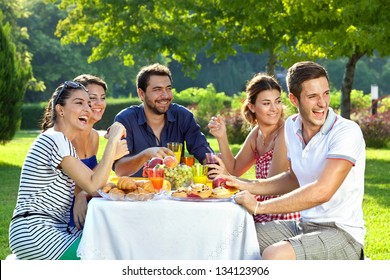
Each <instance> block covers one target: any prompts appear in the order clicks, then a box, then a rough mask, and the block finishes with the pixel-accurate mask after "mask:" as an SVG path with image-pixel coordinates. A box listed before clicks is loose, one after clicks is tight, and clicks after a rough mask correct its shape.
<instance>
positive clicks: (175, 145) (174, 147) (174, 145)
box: [167, 142, 183, 162]
mask: <svg viewBox="0 0 390 280" xmlns="http://www.w3.org/2000/svg"><path fill="white" fill-rule="evenodd" d="M167 147H168V149H170V150H171V151H172V152H174V153H175V156H176V160H177V162H180V158H181V151H182V150H183V143H180V142H169V143H167Z"/></svg>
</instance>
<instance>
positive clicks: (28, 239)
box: [9, 128, 81, 259]
mask: <svg viewBox="0 0 390 280" xmlns="http://www.w3.org/2000/svg"><path fill="white" fill-rule="evenodd" d="M67 156H73V157H76V158H78V156H77V154H76V150H75V149H74V147H73V145H72V144H71V142H70V141H69V139H67V138H66V137H65V135H64V134H63V133H61V132H57V131H54V130H53V129H52V128H51V129H49V130H47V131H45V132H44V133H42V134H40V135H39V136H38V137H37V139H36V140H35V141H34V143H33V144H32V146H31V147H30V150H29V152H28V153H27V156H26V158H25V161H24V163H23V167H22V173H21V178H20V186H19V193H18V198H17V203H16V207H15V210H14V215H13V219H12V221H11V225H10V231H9V234H10V236H9V239H10V248H11V250H12V251H13V253H14V254H16V255H17V257H18V258H19V259H58V258H59V257H61V255H62V254H63V252H65V251H66V249H68V248H69V246H70V245H71V244H72V243H73V242H74V241H75V240H76V239H77V237H79V236H80V235H81V231H78V230H77V229H76V228H75V227H69V225H68V223H69V211H70V207H71V205H72V201H73V196H74V181H73V180H72V179H71V178H70V177H69V176H68V175H67V174H66V173H64V172H63V171H62V170H61V169H59V168H58V167H59V165H60V164H61V162H62V160H63V158H64V157H67ZM26 213H28V214H26ZM21 215H24V216H25V217H21Z"/></svg>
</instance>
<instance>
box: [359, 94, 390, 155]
mask: <svg viewBox="0 0 390 280" xmlns="http://www.w3.org/2000/svg"><path fill="white" fill-rule="evenodd" d="M386 99H387V100H386ZM389 99H390V98H385V99H382V101H383V102H380V104H378V110H377V112H378V113H377V114H376V115H371V114H370V113H369V111H370V110H365V111H363V113H361V116H360V118H359V119H358V120H357V123H358V124H359V125H360V128H361V129H362V132H363V136H364V139H365V141H366V145H367V147H373V148H383V147H386V146H390V125H389V123H390V109H389ZM364 113H365V114H364Z"/></svg>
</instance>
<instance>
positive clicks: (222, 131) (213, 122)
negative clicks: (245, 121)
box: [207, 115, 226, 139]
mask: <svg viewBox="0 0 390 280" xmlns="http://www.w3.org/2000/svg"><path fill="white" fill-rule="evenodd" d="M207 126H208V128H209V129H210V133H211V134H212V135H213V136H214V137H215V138H217V139H218V138H221V137H223V136H225V135H226V125H225V121H224V120H223V118H222V117H221V116H220V115H218V116H216V117H211V119H210V121H209V124H208V125H207Z"/></svg>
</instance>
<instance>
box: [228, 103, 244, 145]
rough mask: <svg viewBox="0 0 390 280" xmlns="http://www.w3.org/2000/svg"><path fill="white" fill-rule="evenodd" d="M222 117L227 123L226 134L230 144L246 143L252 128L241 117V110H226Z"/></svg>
mask: <svg viewBox="0 0 390 280" xmlns="http://www.w3.org/2000/svg"><path fill="white" fill-rule="evenodd" d="M222 116H223V118H224V120H225V123H226V133H227V136H228V140H229V144H242V143H244V141H245V139H246V137H247V135H248V133H249V132H250V126H249V125H247V123H246V122H245V120H244V119H243V117H242V116H241V112H240V110H225V111H224V112H223V114H222Z"/></svg>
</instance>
